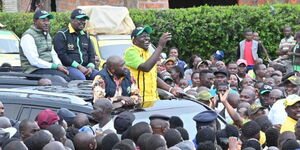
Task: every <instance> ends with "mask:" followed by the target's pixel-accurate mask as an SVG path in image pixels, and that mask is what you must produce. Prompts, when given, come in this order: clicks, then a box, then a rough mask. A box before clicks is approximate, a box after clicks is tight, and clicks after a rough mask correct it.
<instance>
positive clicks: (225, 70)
mask: <svg viewBox="0 0 300 150" xmlns="http://www.w3.org/2000/svg"><path fill="white" fill-rule="evenodd" d="M218 73H221V74H224V75H225V76H226V77H228V74H229V73H228V70H227V69H220V70H218V71H215V72H214V75H216V74H218Z"/></svg>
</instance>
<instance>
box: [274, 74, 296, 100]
mask: <svg viewBox="0 0 300 150" xmlns="http://www.w3.org/2000/svg"><path fill="white" fill-rule="evenodd" d="M299 85H300V77H297V76H294V75H293V76H290V77H288V78H286V79H283V82H282V83H281V85H279V86H283V87H284V91H285V94H286V95H291V94H298V91H299Z"/></svg>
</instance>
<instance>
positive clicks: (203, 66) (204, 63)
mask: <svg viewBox="0 0 300 150" xmlns="http://www.w3.org/2000/svg"><path fill="white" fill-rule="evenodd" d="M208 67H209V63H208V61H207V60H203V61H200V62H199V63H198V64H197V71H202V70H208Z"/></svg>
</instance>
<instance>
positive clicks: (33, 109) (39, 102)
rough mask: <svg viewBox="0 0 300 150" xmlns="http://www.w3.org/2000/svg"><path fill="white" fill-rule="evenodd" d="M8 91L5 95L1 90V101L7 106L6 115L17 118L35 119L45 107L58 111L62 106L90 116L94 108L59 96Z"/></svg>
mask: <svg viewBox="0 0 300 150" xmlns="http://www.w3.org/2000/svg"><path fill="white" fill-rule="evenodd" d="M2 91H3V90H2ZM6 93H7V94H6V95H3V94H5V93H2V92H0V95H1V101H2V103H3V105H4V107H5V116H7V117H9V118H10V119H15V120H23V119H35V117H36V115H37V114H38V113H39V112H40V111H41V110H44V109H51V110H53V111H57V110H58V109H60V108H67V109H69V110H70V111H72V112H74V113H84V114H87V115H88V116H90V113H91V112H92V110H93V108H92V106H91V105H82V104H74V103H71V102H70V101H69V102H68V101H62V99H65V98H63V97H59V96H57V97H52V96H48V97H45V96H43V97H35V96H29V95H30V94H18V93H14V92H6ZM45 98H47V99H45Z"/></svg>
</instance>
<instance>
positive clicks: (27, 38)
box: [20, 34, 62, 69]
mask: <svg viewBox="0 0 300 150" xmlns="http://www.w3.org/2000/svg"><path fill="white" fill-rule="evenodd" d="M20 44H21V47H22V50H23V53H24V55H25V56H26V58H27V60H28V61H29V63H30V64H31V65H32V66H35V67H37V68H45V69H50V68H51V66H52V63H50V62H47V61H45V60H43V59H41V58H39V53H38V50H37V47H36V44H35V41H34V38H33V37H32V36H31V35H30V34H25V35H24V36H23V37H22V38H21V42H20ZM51 55H52V59H53V63H54V64H57V65H61V64H62V63H61V61H60V60H59V58H58V56H57V53H56V52H55V50H54V49H53V47H52V50H51Z"/></svg>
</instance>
